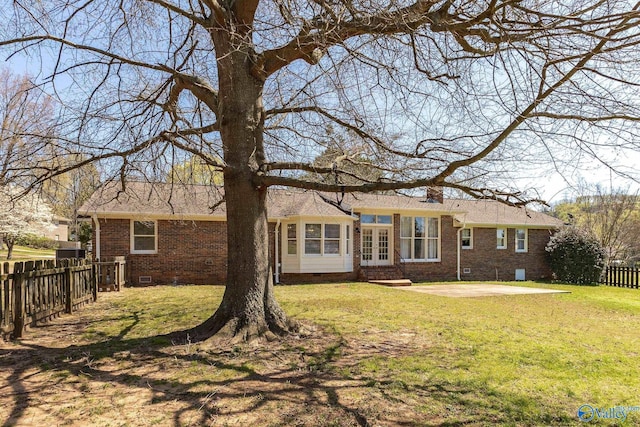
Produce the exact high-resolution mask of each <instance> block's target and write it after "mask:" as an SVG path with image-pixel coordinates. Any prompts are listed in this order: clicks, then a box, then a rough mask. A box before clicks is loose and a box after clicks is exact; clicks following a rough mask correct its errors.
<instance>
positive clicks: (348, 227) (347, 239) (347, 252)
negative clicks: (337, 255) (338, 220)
mask: <svg viewBox="0 0 640 427" xmlns="http://www.w3.org/2000/svg"><path fill="white" fill-rule="evenodd" d="M345 240H346V241H345V244H346V247H345V248H344V252H345V253H346V254H347V255H349V253H350V252H349V251H350V249H349V248H350V247H351V226H349V225H347V236H346V238H345Z"/></svg>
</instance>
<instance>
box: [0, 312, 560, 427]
mask: <svg viewBox="0 0 640 427" xmlns="http://www.w3.org/2000/svg"><path fill="white" fill-rule="evenodd" d="M129 318H130V319H131V321H130V322H129V323H128V324H127V325H126V326H125V327H123V328H122V329H121V330H120V331H119V332H118V333H117V335H116V336H113V337H110V338H108V339H106V340H104V341H100V342H92V343H85V344H82V345H69V346H66V347H61V348H58V347H53V346H51V345H43V344H39V343H38V342H37V340H32V341H31V342H22V343H19V344H17V345H4V346H3V345H0V372H5V373H7V375H4V376H3V377H2V378H1V382H0V396H1V397H0V404H1V405H0V407H4V408H5V411H6V410H7V409H8V413H6V419H5V421H4V423H3V424H2V426H3V427H9V426H13V425H24V424H28V422H27V419H28V417H30V416H31V412H30V411H29V409H30V408H33V407H41V408H42V409H41V412H43V411H44V412H46V411H47V408H48V407H49V409H50V407H55V405H56V402H57V401H56V397H55V395H53V394H51V393H52V392H51V390H56V389H59V390H63V391H65V392H70V394H71V395H72V396H73V395H75V396H76V397H77V398H78V399H84V401H83V402H81V404H83V405H91V402H92V399H90V398H87V397H86V396H85V395H88V396H91V393H99V394H100V395H103V394H104V393H105V392H104V390H106V389H111V390H115V391H112V392H110V394H109V393H107V397H109V398H110V399H111V400H114V399H115V397H114V396H116V395H117V394H118V393H121V394H122V393H123V394H125V395H134V394H136V393H137V394H144V395H145V396H146V397H143V398H142V399H143V400H144V402H142V405H143V411H146V409H150V408H153V410H154V411H165V412H164V414H163V416H164V417H165V418H162V416H161V417H160V418H161V420H160V421H159V422H158V424H159V425H174V426H183V425H215V424H216V423H218V422H220V423H224V422H229V421H230V420H231V421H233V420H240V421H242V420H248V423H249V424H252V425H336V426H361V427H362V426H370V425H375V424H379V423H382V424H384V425H406V426H412V425H451V426H453V425H466V424H474V425H475V424H493V423H500V422H504V421H506V422H513V421H514V420H512V419H509V416H508V415H505V416H501V415H500V411H501V410H502V409H503V408H502V407H501V405H500V404H495V405H491V406H490V407H485V408H482V407H480V408H475V410H474V412H473V414H474V415H473V417H466V418H465V417H458V418H456V421H448V420H446V419H443V418H440V417H436V418H435V419H434V420H433V423H432V422H431V421H429V420H427V419H424V414H422V415H421V413H420V411H417V410H416V409H415V407H416V406H419V405H420V402H418V404H417V405H416V404H415V402H412V401H411V400H412V399H413V400H414V401H415V400H416V397H415V396H420V395H423V396H424V397H425V402H429V401H435V402H438V403H439V404H443V405H451V406H464V405H466V404H469V402H466V401H465V399H466V396H467V395H468V394H470V393H473V392H474V391H475V392H477V390H472V389H467V388H461V387H459V386H456V385H452V384H446V383H441V384H436V383H426V384H410V385H407V386H406V388H407V394H408V395H409V394H410V395H412V396H413V397H411V398H405V396H404V395H403V394H402V393H398V392H397V390H394V388H397V386H398V381H397V380H395V379H389V378H384V375H381V376H372V375H371V374H366V375H364V374H360V373H359V372H360V364H361V362H362V361H363V360H364V358H367V357H395V356H401V355H402V354H393V353H391V354H390V353H389V352H384V351H381V350H380V351H377V350H375V348H374V349H372V348H371V347H369V348H367V351H366V352H363V351H362V348H360V347H358V344H357V343H349V342H348V341H347V340H345V339H344V338H343V337H342V336H340V335H339V334H337V333H336V332H327V331H316V333H314V335H313V336H309V337H288V338H284V339H283V340H281V341H277V342H272V343H262V344H260V345H257V346H252V345H244V346H233V347H215V344H214V343H207V344H206V345H204V344H189V343H187V344H179V345H176V344H175V343H173V342H171V337H172V336H173V335H172V334H168V335H155V336H149V337H144V338H126V337H127V334H128V333H129V332H130V331H131V330H132V329H133V328H134V327H135V326H136V325H137V324H138V323H139V322H140V319H139V316H138V313H132V314H131V315H130V316H129ZM49 328H51V326H49ZM34 341H35V342H34ZM402 351H406V352H410V351H411V349H405V350H398V352H402ZM191 371H194V372H195V373H194V372H191ZM69 389H71V390H69ZM116 391H117V393H116ZM142 392H144V393H142ZM494 392H495V391H494ZM82 396H85V397H82ZM363 396H364V397H363ZM49 397H51V399H49ZM504 397H505V399H506V400H509V401H513V400H514V397H513V396H504ZM367 399H370V401H367ZM494 401H495V402H499V401H500V396H498V397H497V398H496V399H494ZM476 403H477V402H476ZM9 408H10V409H9ZM144 408H146V409H144ZM125 409H126V408H125ZM274 410H275V411H276V413H274ZM87 411H89V412H91V410H90V408H89V409H86V410H85V411H84V412H87ZM54 412H55V411H54ZM98 412H99V411H98ZM2 414H3V412H2V410H0V415H2ZM49 417H50V418H49V419H48V420H47V421H48V422H54V423H56V424H64V423H69V422H74V421H75V422H77V421H78V417H79V414H76V413H74V412H73V411H72V412H71V413H66V412H60V411H59V412H57V413H54V414H49ZM52 417H53V418H52ZM101 417H102V418H101ZM105 418H107V419H108V418H109V415H108V414H107V415H104V414H100V413H97V414H96V416H95V417H94V418H93V420H92V421H90V422H89V424H91V423H95V424H92V425H100V424H101V420H102V421H104V419H105ZM29 419H30V418H29ZM545 419H546V420H547V421H555V422H557V421H558V418H557V417H556V418H554V416H552V415H548V416H547V417H546V418H545ZM520 421H522V420H520ZM560 421H567V420H566V419H564V420H560ZM516 422H517V420H516ZM145 423H146V421H145ZM145 423H142V422H140V425H143V424H145ZM128 424H130V425H137V424H136V421H135V418H134V419H129V420H128ZM245 424H247V423H245ZM525 424H526V422H525ZM145 425H146V424H145Z"/></svg>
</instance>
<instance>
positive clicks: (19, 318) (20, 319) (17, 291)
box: [12, 262, 27, 338]
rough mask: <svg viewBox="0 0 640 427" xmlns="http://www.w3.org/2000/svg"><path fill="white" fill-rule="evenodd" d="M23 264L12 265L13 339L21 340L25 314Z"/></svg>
mask: <svg viewBox="0 0 640 427" xmlns="http://www.w3.org/2000/svg"><path fill="white" fill-rule="evenodd" d="M23 269H24V264H23V263H21V262H16V263H15V264H14V265H13V283H12V288H13V289H12V291H13V302H14V307H13V337H14V338H22V333H23V332H24V323H25V317H26V315H27V313H26V307H25V302H26V301H25V286H24V274H23Z"/></svg>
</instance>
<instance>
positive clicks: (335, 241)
mask: <svg viewBox="0 0 640 427" xmlns="http://www.w3.org/2000/svg"><path fill="white" fill-rule="evenodd" d="M324 254H325V255H329V254H331V255H340V224H325V225H324Z"/></svg>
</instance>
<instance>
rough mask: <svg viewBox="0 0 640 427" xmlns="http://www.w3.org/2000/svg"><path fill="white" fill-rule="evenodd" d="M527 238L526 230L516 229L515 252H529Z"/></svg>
mask: <svg viewBox="0 0 640 427" xmlns="http://www.w3.org/2000/svg"><path fill="white" fill-rule="evenodd" d="M528 246H529V236H528V230H527V229H526V228H516V252H527V251H528V250H529V247H528Z"/></svg>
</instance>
